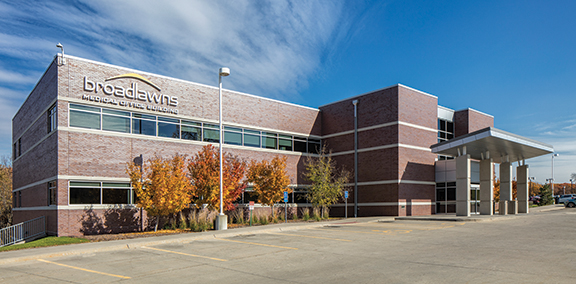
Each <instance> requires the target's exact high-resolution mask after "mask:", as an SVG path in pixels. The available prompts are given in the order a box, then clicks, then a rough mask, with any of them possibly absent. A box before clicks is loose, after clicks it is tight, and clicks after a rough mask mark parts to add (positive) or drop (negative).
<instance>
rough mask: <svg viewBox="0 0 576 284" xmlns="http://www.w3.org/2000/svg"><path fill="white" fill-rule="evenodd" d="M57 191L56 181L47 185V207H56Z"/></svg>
mask: <svg viewBox="0 0 576 284" xmlns="http://www.w3.org/2000/svg"><path fill="white" fill-rule="evenodd" d="M57 191H58V186H57V183H56V181H51V182H49V183H48V205H56V204H57V203H56V193H57Z"/></svg>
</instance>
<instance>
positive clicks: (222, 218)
mask: <svg viewBox="0 0 576 284" xmlns="http://www.w3.org/2000/svg"><path fill="white" fill-rule="evenodd" d="M228 75H230V68H227V67H222V68H220V70H219V71H218V105H219V106H220V111H219V113H220V114H219V116H220V118H219V119H218V121H219V122H220V136H218V144H219V146H220V214H219V215H218V216H216V230H226V229H228V220H227V219H228V218H226V217H227V216H226V215H224V202H223V200H222V197H223V195H224V189H223V188H224V175H223V172H222V168H223V164H222V140H223V138H224V135H222V134H223V132H222V77H226V76H228Z"/></svg>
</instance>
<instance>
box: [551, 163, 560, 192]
mask: <svg viewBox="0 0 576 284" xmlns="http://www.w3.org/2000/svg"><path fill="white" fill-rule="evenodd" d="M558 156H560V154H558V153H554V154H552V178H551V179H550V188H551V189H552V199H554V157H558Z"/></svg>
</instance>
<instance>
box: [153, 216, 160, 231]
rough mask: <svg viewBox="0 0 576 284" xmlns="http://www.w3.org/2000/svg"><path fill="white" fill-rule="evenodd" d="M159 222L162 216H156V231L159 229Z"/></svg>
mask: <svg viewBox="0 0 576 284" xmlns="http://www.w3.org/2000/svg"><path fill="white" fill-rule="evenodd" d="M158 222H160V216H156V225H155V226H154V232H157V231H158Z"/></svg>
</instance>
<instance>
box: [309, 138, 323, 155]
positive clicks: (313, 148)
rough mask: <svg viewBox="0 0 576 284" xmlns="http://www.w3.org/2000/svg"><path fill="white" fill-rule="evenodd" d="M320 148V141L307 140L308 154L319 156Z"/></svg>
mask: <svg viewBox="0 0 576 284" xmlns="http://www.w3.org/2000/svg"><path fill="white" fill-rule="evenodd" d="M321 148H322V147H321V144H320V140H314V139H308V153H313V154H319V153H320V150H321Z"/></svg>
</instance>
